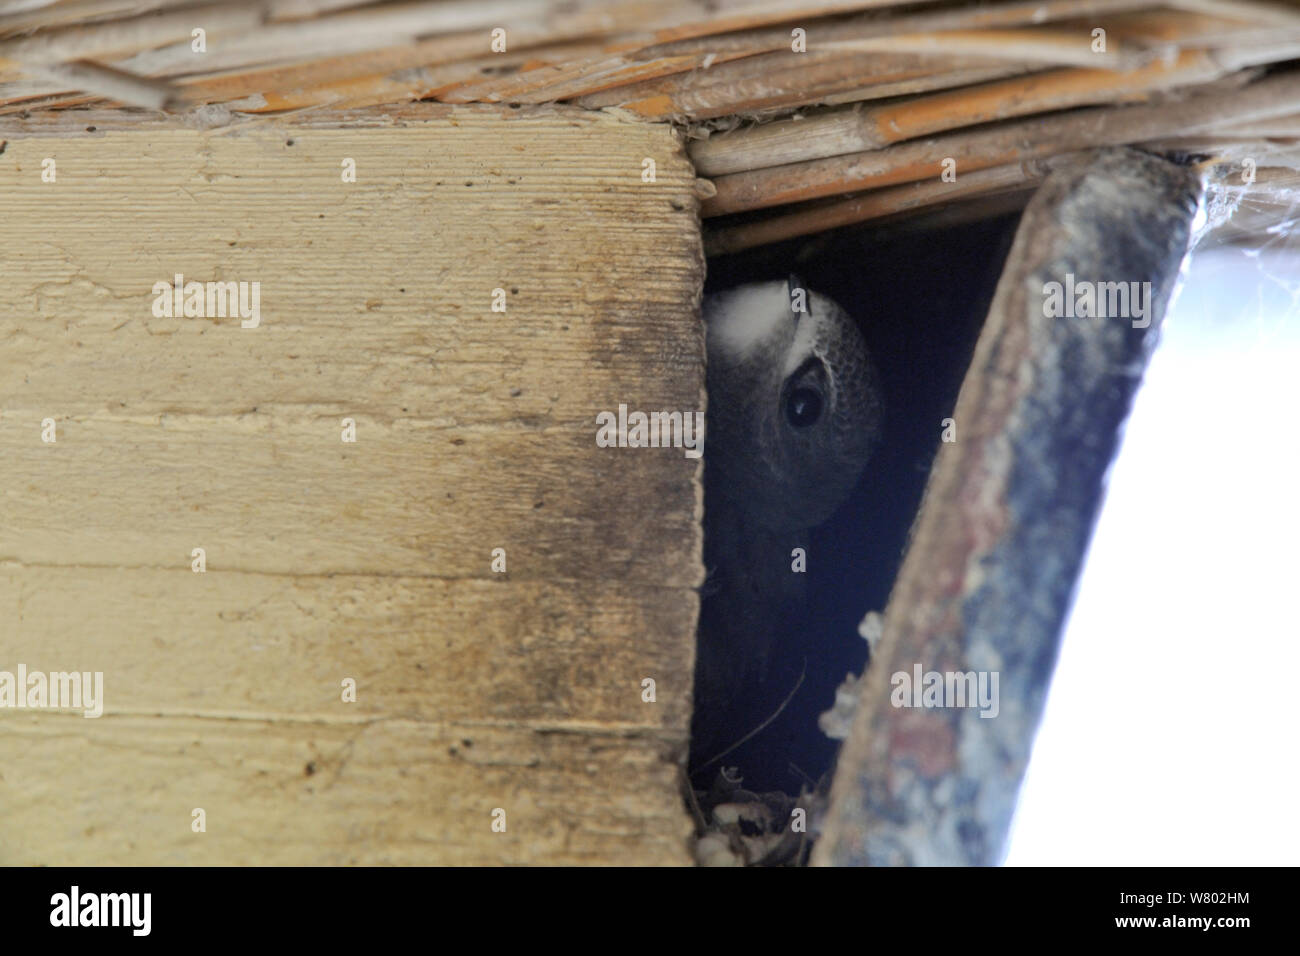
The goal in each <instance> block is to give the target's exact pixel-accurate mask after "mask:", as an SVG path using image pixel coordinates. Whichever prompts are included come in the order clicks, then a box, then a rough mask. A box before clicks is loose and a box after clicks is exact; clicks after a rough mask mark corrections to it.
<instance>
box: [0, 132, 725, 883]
mask: <svg viewBox="0 0 1300 956" xmlns="http://www.w3.org/2000/svg"><path fill="white" fill-rule="evenodd" d="M86 125H89V124H86V123H85V122H84V117H76V116H75V115H74V114H68V115H67V116H66V117H60V118H58V119H57V120H51V119H50V118H48V117H46V118H42V119H40V120H33V121H31V122H24V121H20V120H13V119H7V120H5V121H4V122H3V123H0V140H6V141H7V145H6V146H5V148H4V152H3V154H0V222H3V223H4V227H5V232H6V239H5V243H4V246H3V251H2V252H0V256H2V258H0V263H2V264H3V269H2V271H0V670H8V671H11V672H12V671H14V670H15V668H16V667H17V665H18V664H19V663H22V664H24V665H26V667H27V668H28V669H29V670H44V671H65V670H74V669H75V670H79V671H103V673H104V685H105V686H104V698H105V704H104V709H105V713H104V716H103V717H101V718H99V719H97V720H96V719H86V718H83V717H81V716H78V715H73V714H70V713H67V712H55V711H49V710H43V711H42V710H30V709H8V708H4V709H0V722H3V727H0V767H3V768H5V769H4V771H3V773H2V774H0V812H2V813H3V815H4V819H5V823H6V825H5V827H4V833H3V835H0V863H22V864H29V863H49V864H56V863H176V862H181V863H237V862H243V863H254V862H268V863H270V862H275V863H344V862H392V863H438V862H451V863H481V862H532V863H565V862H646V863H683V862H687V859H688V857H687V853H686V843H685V840H686V836H687V833H688V830H689V827H688V824H687V821H686V819H685V815H684V813H683V811H682V808H681V802H680V795H679V791H678V781H677V761H678V760H679V758H680V757H681V756H682V755H683V753H684V750H685V746H686V728H687V726H688V723H689V713H690V700H689V695H690V684H691V668H692V664H693V655H694V647H693V644H694V627H695V618H696V612H697V606H698V604H697V595H696V592H695V590H694V588H695V587H696V586H697V585H698V584H699V583H700V581H701V579H702V567H701V563H700V531H699V517H700V507H701V505H700V495H699V484H698V478H699V474H698V472H699V467H700V465H699V462H698V460H695V459H690V458H687V457H686V456H685V455H684V454H683V452H682V450H681V449H673V448H665V449H658V448H654V449H607V448H599V447H597V446H596V443H595V437H594V436H595V430H596V428H595V415H596V413H597V412H599V411H602V410H606V409H608V410H615V409H617V407H618V404H619V403H620V402H622V403H626V404H627V405H628V406H629V407H630V408H633V409H643V410H647V411H649V410H680V411H683V412H688V411H695V410H699V409H702V408H703V341H702V335H701V329H700V326H699V320H698V311H697V307H698V296H699V289H700V283H701V279H702V273H703V262H702V258H701V252H700V242H699V229H698V220H697V216H696V200H695V198H694V194H693V186H694V179H693V175H692V172H691V169H690V166H689V165H688V163H687V162H686V161H685V159H684V156H683V154H682V152H681V150H680V147H679V145H678V143H677V142H676V141H675V140H674V138H673V136H672V134H671V131H669V130H667V129H665V128H663V127H653V126H648V125H640V124H636V123H629V122H624V121H620V120H618V119H616V118H612V117H606V116H601V115H597V114H590V113H578V112H573V111H567V110H559V109H554V108H548V109H542V110H528V111H510V110H497V109H495V108H493V109H483V108H469V109H464V110H460V109H458V110H448V109H447V108H445V107H437V108H431V109H428V110H424V109H422V108H419V107H416V108H405V109H403V110H401V111H396V112H394V113H393V114H392V115H389V116H376V115H375V114H370V115H369V116H368V117H367V119H366V121H365V122H364V123H361V124H355V123H352V122H349V121H348V119H347V117H339V118H333V119H331V118H330V117H322V116H320V115H312V116H311V117H310V119H304V120H300V121H298V122H297V123H293V124H289V123H285V124H273V123H258V124H253V125H251V126H249V127H246V128H242V129H233V130H232V129H218V130H210V131H200V130H193V129H181V128H174V127H168V126H162V125H157V124H152V123H149V122H147V121H141V122H140V123H138V124H135V125H132V124H131V123H130V122H129V121H123V120H121V119H119V120H118V121H116V123H109V124H106V126H105V125H100V126H99V127H98V128H97V129H95V130H94V131H92V132H86V131H85V126H86ZM106 127H111V128H106ZM646 158H650V159H653V160H654V161H655V164H656V181H655V182H653V183H646V182H643V181H642V170H643V160H644V159H646ZM46 159H52V160H54V163H55V167H54V168H55V171H56V179H55V181H54V182H45V181H43V180H42V171H43V163H44V160H46ZM345 159H351V160H354V161H355V165H356V182H355V183H349V182H344V181H342V177H341V172H342V170H343V162H344V160H345ZM45 165H48V164H45ZM176 273H182V274H183V275H184V276H185V280H186V281H191V280H195V281H200V282H207V281H231V282H241V281H243V282H259V283H260V296H261V298H260V325H259V326H258V327H256V328H242V327H241V322H240V318H239V316H233V317H199V316H190V317H185V316H179V317H176V316H173V317H166V316H158V315H156V314H155V313H154V309H153V305H154V302H155V295H154V292H153V287H154V284H155V283H156V282H159V281H162V282H167V283H170V282H171V281H172V279H173V276H174V275H175V274H176ZM494 289H501V290H503V294H504V298H505V301H506V303H507V307H506V311H505V312H494V311H493V310H492V304H493V290H494ZM47 418H52V419H54V420H55V422H56V428H57V442H55V443H52V444H51V443H46V442H43V441H42V421H43V420H44V419H47ZM345 418H350V419H353V420H354V421H355V423H356V439H357V440H356V442H355V443H345V442H343V441H342V440H341V435H342V431H343V424H342V422H343V419H345ZM194 548H203V549H205V552H206V561H207V571H206V572H205V573H203V574H196V573H193V572H192V571H191V553H192V550H193V549H194ZM494 548H504V549H505V550H506V559H507V568H508V570H507V572H506V573H505V574H499V573H494V572H493V571H492V569H491V562H492V549H494ZM347 677H351V678H354V679H355V680H356V681H357V700H356V702H355V703H345V702H343V701H342V700H341V689H340V682H341V681H342V680H343V679H344V678H347ZM647 677H651V678H654V679H655V680H656V682H657V697H658V699H657V702H655V703H645V702H643V701H642V688H641V681H642V679H643V678H647ZM466 741H468V742H469V743H466ZM195 807H203V808H204V809H205V810H206V811H207V832H206V833H193V832H191V825H190V821H191V810H192V809H193V808H195ZM497 807H500V808H503V809H505V810H506V818H507V831H506V832H505V833H494V832H492V830H491V826H490V824H491V822H492V821H491V812H492V810H493V809H494V808H497Z"/></svg>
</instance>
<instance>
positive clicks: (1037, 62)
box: [0, 0, 1300, 252]
mask: <svg viewBox="0 0 1300 956" xmlns="http://www.w3.org/2000/svg"><path fill="white" fill-rule="evenodd" d="M1298 61H1300V5H1296V4H1294V3H1287V2H1278V0H1271V2H1234V0H1163V2H1144V0H1031V2H1024V0H990V2H981V3H969V2H933V0H435V2H404V3H392V2H380V3H364V2H357V0H229V2H218V3H197V4H196V3H193V2H187V0H0V122H3V117H4V115H6V114H10V115H12V114H20V115H22V116H25V117H31V116H33V115H34V114H38V113H41V112H49V111H67V110H74V109H88V108H95V109H104V108H108V109H114V110H127V111H130V110H134V111H137V112H143V114H144V115H153V116H155V117H156V116H157V115H158V114H159V113H161V114H164V115H166V116H169V117H174V118H175V119H176V120H177V121H181V122H195V121H198V122H203V123H205V124H238V123H240V122H247V121H250V120H251V119H253V118H257V117H266V116H286V115H288V116H294V117H298V116H301V115H302V114H303V113H304V112H306V113H311V112H316V111H331V112H333V111H339V110H357V109H366V108H376V107H384V106H387V105H391V104H403V103H409V102H411V101H415V100H424V101H436V102H440V103H445V104H476V103H477V104H501V105H502V106H503V107H504V106H508V107H514V108H521V109H523V108H528V107H531V106H536V105H539V104H549V103H566V104H571V105H573V106H576V107H580V108H584V109H593V110H595V109H601V110H616V111H619V112H620V113H621V114H623V115H626V116H628V117H630V118H635V119H639V120H643V121H648V122H674V123H677V124H679V125H680V126H681V127H682V128H683V129H684V130H685V132H686V135H687V137H688V141H689V149H690V151H691V155H692V158H693V160H694V161H695V163H696V167H697V169H698V171H699V173H700V175H701V176H702V177H706V178H707V179H708V180H710V181H711V185H708V184H702V186H701V192H702V194H703V195H704V196H705V197H706V198H705V200H704V202H703V205H702V213H703V215H704V216H705V217H707V218H709V219H717V222H716V223H714V224H713V228H711V229H710V231H709V235H708V245H709V248H710V250H711V251H714V252H723V251H731V250H738V249H743V248H747V247H749V246H752V245H756V244H760V243H764V242H771V241H775V240H778V239H781V238H785V237H788V236H792V235H799V234H803V233H808V232H813V231H819V230H822V229H827V228H831V227H833V226H837V225H842V224H846V223H850V222H857V221H861V220H864V219H871V218H879V217H882V216H890V215H895V214H898V213H903V212H907V211H909V210H915V209H917V208H923V207H926V206H931V205H936V204H945V203H948V202H950V201H952V200H954V199H959V198H969V197H985V198H987V197H990V196H996V195H1000V194H1006V193H1007V192H1008V191H1012V190H1017V189H1023V188H1025V187H1026V186H1027V185H1030V184H1032V183H1034V182H1035V181H1036V180H1037V179H1038V178H1039V177H1041V175H1042V174H1043V172H1044V170H1045V169H1046V168H1047V167H1048V165H1050V163H1051V162H1052V161H1053V160H1054V158H1055V157H1059V156H1062V155H1064V154H1069V153H1072V152H1075V151H1078V150H1081V149H1085V148H1089V147H1091V146H1097V145H1107V144H1144V145H1150V146H1152V147H1153V148H1156V149H1160V150H1163V151H1179V152H1182V153H1184V154H1186V155H1192V156H1194V157H1195V158H1197V159H1199V160H1201V161H1204V162H1209V163H1220V164H1233V163H1241V162H1243V161H1244V160H1246V159H1249V160H1250V161H1251V162H1252V163H1253V164H1255V166H1256V167H1257V168H1259V169H1263V170H1264V171H1265V175H1272V176H1277V175H1279V174H1278V172H1277V170H1287V169H1294V168H1295V167H1297V166H1300V159H1298V157H1300V147H1297V143H1300V70H1296V69H1295V67H1296V65H1297V62H1298ZM946 160H947V161H951V162H950V163H947V164H946V163H945V161H946ZM946 166H951V167H953V168H952V171H953V172H956V173H957V175H956V179H955V181H945V180H944V179H943V178H941V176H942V173H943V172H944V170H945V168H946ZM949 178H951V177H949ZM715 190H716V192H715ZM719 217H725V218H719Z"/></svg>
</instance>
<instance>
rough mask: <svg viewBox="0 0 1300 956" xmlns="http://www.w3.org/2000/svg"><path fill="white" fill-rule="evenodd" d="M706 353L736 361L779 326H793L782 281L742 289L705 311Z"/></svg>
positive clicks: (792, 318)
mask: <svg viewBox="0 0 1300 956" xmlns="http://www.w3.org/2000/svg"><path fill="white" fill-rule="evenodd" d="M704 319H705V321H706V322H707V323H708V330H707V334H708V346H709V351H711V352H714V354H718V355H728V356H731V357H733V358H738V357H740V356H742V355H744V354H745V353H747V352H749V351H750V350H752V349H753V348H754V347H755V346H757V345H759V344H760V343H762V342H765V341H767V340H769V339H770V338H771V337H772V335H773V333H775V332H776V331H778V329H779V327H780V325H781V323H783V322H784V323H786V324H789V325H793V324H794V313H792V312H791V311H790V295H789V293H788V292H787V291H786V285H785V282H784V281H781V280H777V281H775V282H758V283H754V284H752V285H745V286H741V287H739V288H738V289H735V290H733V291H732V292H730V293H727V294H725V295H724V296H723V297H721V298H718V299H714V300H713V301H712V302H711V303H710V305H709V307H708V308H707V309H706V310H705V314H704Z"/></svg>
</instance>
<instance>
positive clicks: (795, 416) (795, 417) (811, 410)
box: [785, 386, 822, 428]
mask: <svg viewBox="0 0 1300 956" xmlns="http://www.w3.org/2000/svg"><path fill="white" fill-rule="evenodd" d="M821 414H822V393H821V392H819V391H817V390H816V389H815V388H808V387H806V386H803V387H800V388H796V389H793V390H792V391H791V392H790V394H789V395H788V396H787V397H786V400H785V417H786V420H787V421H788V422H789V423H790V424H791V425H793V426H794V427H795V428H807V427H808V426H809V425H812V424H814V423H815V422H816V421H817V419H819V418H821Z"/></svg>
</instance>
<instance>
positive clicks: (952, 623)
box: [813, 150, 1202, 865]
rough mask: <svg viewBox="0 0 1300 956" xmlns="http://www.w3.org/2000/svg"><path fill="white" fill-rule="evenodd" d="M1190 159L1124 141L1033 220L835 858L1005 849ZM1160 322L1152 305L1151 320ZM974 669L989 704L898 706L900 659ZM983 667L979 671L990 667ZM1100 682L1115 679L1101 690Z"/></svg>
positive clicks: (1037, 200) (978, 369)
mask: <svg viewBox="0 0 1300 956" xmlns="http://www.w3.org/2000/svg"><path fill="white" fill-rule="evenodd" d="M1201 189H1202V187H1201V183H1200V180H1199V177H1198V176H1197V175H1196V173H1195V171H1194V170H1190V169H1188V168H1186V167H1180V166H1176V165H1174V164H1172V163H1170V162H1167V161H1165V160H1162V159H1159V158H1156V157H1154V156H1150V155H1148V154H1145V153H1139V152H1137V151H1134V150H1112V151H1106V152H1102V153H1100V154H1098V155H1096V156H1095V157H1094V158H1093V159H1092V161H1091V162H1089V163H1084V164H1079V165H1078V166H1076V167H1074V168H1072V169H1067V170H1059V171H1057V172H1056V173H1054V174H1053V175H1051V176H1049V177H1048V178H1047V180H1046V181H1045V182H1044V184H1043V186H1042V187H1041V188H1040V190H1039V191H1038V193H1037V194H1036V195H1035V197H1034V199H1033V200H1032V201H1031V202H1030V204H1029V206H1028V208H1027V209H1026V210H1025V213H1024V216H1023V217H1022V219H1021V223H1020V227H1019V229H1018V231H1017V233H1016V239H1015V242H1014V244H1013V246H1012V249H1011V253H1010V255H1009V257H1008V259H1007V264H1006V267H1005V268H1004V270H1003V274H1002V278H1001V281H1000V282H999V284H998V289H997V293H996V295H995V296H994V300H993V303H992V306H991V307H990V309H989V315H988V318H987V320H986V321H985V325H984V329H983V331H982V332H981V334H980V338H979V342H978V344H977V345H976V350H975V355H974V357H973V359H972V361H971V365H970V369H969V371H968V372H967V375H966V379H965V382H964V383H963V385H962V390H961V394H960V396H959V398H958V400H957V407H956V409H955V410H954V412H953V419H954V421H955V423H956V441H955V442H953V443H947V444H943V445H942V446H941V451H940V453H939V455H938V458H937V460H936V463H935V466H934V470H933V471H932V473H931V477H930V483H929V486H928V488H927V490H926V495H925V501H924V504H923V506H922V510H921V514H920V517H919V518H918V520H917V524H916V528H915V530H914V533H913V537H912V540H911V543H910V544H909V546H908V551H907V555H906V557H905V558H904V562H903V567H902V570H901V571H900V572H899V577H898V580H897V582H896V583H895V585H894V590H893V593H892V594H891V595H890V600H889V605H888V608H887V609H886V611H885V621H884V635H883V637H882V638H881V641H880V643H879V644H878V645H877V649H876V652H875V653H874V654H873V659H872V661H871V663H870V665H869V668H868V671H867V673H866V675H865V677H864V679H863V681H862V682H861V685H860V687H861V696H860V697H859V700H858V712H857V714H856V717H855V719H854V722H853V725H852V729H851V731H850V733H849V737H848V739H847V741H846V742H845V744H844V748H843V750H842V752H841V754H840V758H839V763H838V766H837V767H836V770H835V777H834V782H833V784H832V787H831V797H830V810H829V812H828V816H827V822H826V826H825V828H824V831H823V835H822V838H821V840H820V841H819V842H818V843H817V845H816V846H815V848H814V850H813V862H814V863H815V864H820V865H828V864H830V865H835V864H838V865H898V864H904V865H991V864H996V863H997V862H999V860H1000V859H1001V856H1002V853H1003V846H1004V844H1005V841H1006V836H1007V832H1008V829H1009V828H1010V825H1011V817H1012V811H1013V809H1014V806H1015V800H1016V795H1017V791H1018V789H1019V786H1020V781H1021V778H1022V777H1023V775H1024V772H1025V767H1026V764H1027V762H1028V760H1029V753H1030V746H1031V744H1032V742H1033V737H1034V732H1035V730H1036V729H1037V725H1038V722H1039V719H1040V716H1041V714H1042V710H1043V704H1044V701H1045V699H1046V695H1047V689H1048V684H1049V681H1050V678H1051V673H1052V669H1053V666H1054V664H1055V661H1056V656H1057V647H1058V643H1059V640H1060V631H1061V627H1062V624H1063V621H1064V619H1065V614H1066V610H1067V608H1068V606H1069V602H1070V598H1071V595H1072V593H1073V591H1074V586H1075V579H1076V576H1077V574H1078V571H1079V569H1080V567H1081V564H1082V559H1083V554H1084V550H1085V548H1086V546H1087V542H1088V538H1089V535H1090V533H1091V529H1092V526H1093V522H1094V520H1095V517H1096V513H1097V509H1098V507H1099V504H1100V500H1101V495H1102V489H1103V482H1104V477H1105V474H1106V470H1107V468H1108V467H1109V465H1110V461H1111V458H1112V456H1113V454H1114V452H1115V450H1116V448H1117V446H1118V444H1119V435H1120V429H1121V426H1122V424H1123V421H1124V419H1125V417H1126V416H1127V414H1128V410H1129V407H1130V403H1131V402H1132V399H1133V395H1134V393H1135V391H1136V389H1137V386H1138V383H1139V381H1140V379H1141V376H1142V372H1143V369H1144V367H1145V364H1146V360H1147V358H1148V357H1149V355H1150V353H1151V350H1152V348H1153V346H1154V343H1155V339H1156V336H1157V333H1158V330H1159V326H1160V322H1161V320H1162V318H1163V315H1164V311H1165V307H1166V305H1167V303H1168V301H1169V298H1170V295H1171V293H1172V291H1173V289H1174V286H1175V284H1176V281H1177V276H1178V270H1179V266H1180V264H1181V263H1182V261H1183V258H1184V256H1185V254H1186V252H1187V250H1188V248H1189V246H1190V243H1191V239H1192V224H1193V221H1194V218H1195V216H1196V212H1197V209H1198V200H1199V196H1200V192H1201ZM1067 275H1070V276H1077V277H1078V279H1079V280H1081V281H1088V282H1125V283H1128V282H1137V283H1141V282H1148V283H1150V286H1149V295H1148V298H1147V303H1148V308H1147V309H1146V310H1145V315H1144V316H1142V317H1141V318H1139V316H1138V314H1137V312H1136V311H1134V310H1132V309H1130V311H1129V313H1127V314H1121V315H1114V316H1111V317H1107V318H1091V319H1089V318H1069V317H1064V316H1061V317H1048V316H1047V314H1046V312H1045V301H1046V295H1045V293H1046V291H1047V287H1048V284H1049V283H1052V282H1057V283H1065V282H1066V281H1067V278H1066V277H1067ZM1144 322H1145V324H1144ZM918 669H919V670H920V671H921V672H922V673H929V672H938V673H940V674H949V673H956V674H975V675H977V679H979V680H983V681H984V684H983V685H981V686H983V687H984V688H985V690H986V691H987V690H988V689H989V688H990V687H994V686H995V685H993V678H994V677H996V678H997V684H996V696H994V695H992V694H989V695H988V697H987V699H986V700H985V702H984V703H985V704H986V705H991V706H985V707H983V708H981V707H973V706H951V704H952V703H953V702H951V701H950V702H949V704H950V705H949V706H946V707H943V706H939V707H924V706H922V707H916V706H906V704H912V703H913V702H914V699H913V698H910V697H909V698H908V699H907V700H906V701H905V702H904V703H905V705H904V706H899V705H898V701H897V700H896V699H895V696H894V695H895V692H896V691H897V689H898V687H899V686H900V684H899V682H898V680H897V679H896V677H895V675H899V674H903V675H906V677H907V678H908V679H909V680H911V679H912V678H913V676H914V675H915V674H916V672H917V670H918ZM981 675H982V676H981ZM1099 692H1101V689H1099Z"/></svg>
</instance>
